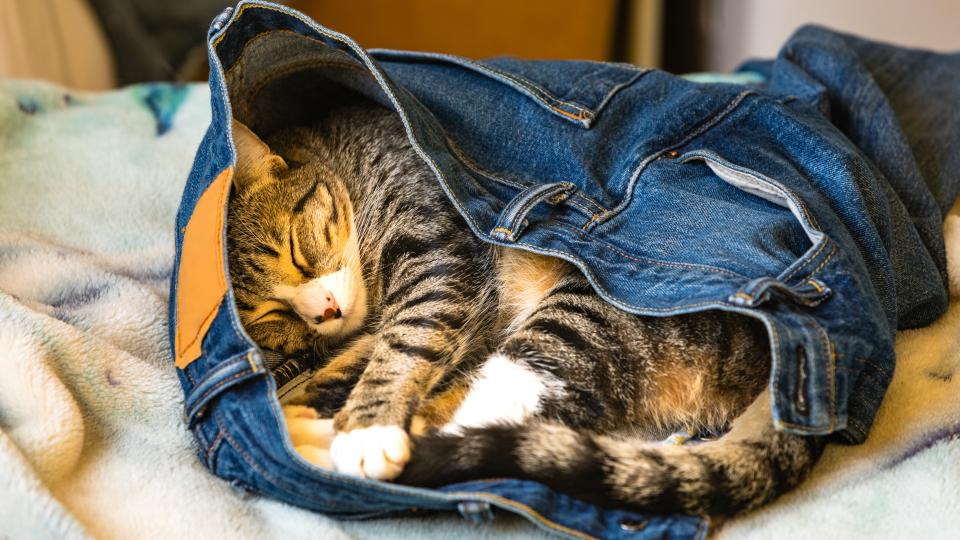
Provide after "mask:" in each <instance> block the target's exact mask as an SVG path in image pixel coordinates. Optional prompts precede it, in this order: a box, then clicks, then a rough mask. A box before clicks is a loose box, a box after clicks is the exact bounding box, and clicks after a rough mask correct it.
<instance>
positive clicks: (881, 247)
mask: <svg viewBox="0 0 960 540" xmlns="http://www.w3.org/2000/svg"><path fill="white" fill-rule="evenodd" d="M209 43H210V64H211V70H210V86H211V90H212V98H211V99H212V109H213V114H212V122H211V125H210V128H209V130H208V132H207V134H206V136H205V138H204V140H203V141H202V143H201V145H200V148H199V149H198V152H197V156H196V161H195V163H194V168H193V171H192V172H191V175H190V179H189V181H188V184H187V187H186V190H185V192H184V197H183V201H182V204H181V208H180V211H179V214H178V216H177V231H178V233H177V263H176V265H175V269H176V273H175V275H174V277H173V284H174V294H173V295H171V298H172V300H171V301H172V302H174V304H173V305H172V306H171V311H170V313H171V321H170V332H171V341H172V342H173V340H174V337H173V336H174V335H175V328H176V324H177V321H176V320H175V318H176V317H175V315H176V313H177V311H176V309H174V307H175V306H176V303H181V304H182V303H184V302H189V301H190V299H189V298H178V297H177V295H176V284H177V276H178V275H179V273H181V272H190V271H191V268H190V267H189V266H188V265H186V266H184V267H183V268H181V267H180V266H181V265H180V257H181V248H182V245H183V231H184V228H185V227H186V225H187V223H188V222H189V220H190V217H191V215H192V212H193V209H194V207H195V205H196V204H197V201H198V199H199V198H200V196H201V194H202V193H203V192H204V190H205V189H206V188H207V186H209V185H211V183H212V182H213V180H214V179H215V178H216V177H217V176H218V175H219V174H220V173H221V172H222V171H224V170H225V169H226V168H228V167H229V166H231V165H232V164H233V162H234V159H235V157H234V150H233V148H232V144H231V138H230V132H229V130H230V117H231V115H233V116H236V117H237V118H238V119H240V120H241V121H243V122H245V123H246V124H247V125H249V126H251V127H252V128H253V129H254V130H255V131H257V132H259V133H261V134H266V133H269V132H270V131H272V130H274V129H276V128H278V127H280V126H284V125H288V124H291V123H302V122H304V121H308V120H309V119H310V117H311V116H312V115H313V114H316V113H317V112H318V111H319V110H321V109H322V108H324V107H330V106H332V105H333V104H336V103H342V102H348V101H350V100H352V99H356V97H357V96H363V97H364V98H367V99H372V100H374V101H377V102H379V103H381V104H383V105H384V106H387V107H390V108H391V109H393V110H396V111H397V113H398V114H399V115H400V117H401V119H402V120H403V122H404V124H405V125H406V128H407V133H408V136H409V137H410V140H411V142H412V144H413V146H414V148H415V149H416V150H417V152H418V153H419V154H420V155H421V157H422V158H423V159H424V161H425V163H426V164H427V165H428V166H429V167H430V168H431V170H432V171H433V172H434V173H435V174H436V177H437V181H438V182H440V184H441V185H442V186H443V188H444V190H445V191H446V193H447V194H448V196H449V199H450V201H451V203H452V204H453V205H454V206H455V207H456V208H457V209H458V210H459V211H460V213H461V214H462V215H463V217H464V219H465V220H466V222H467V223H468V224H469V226H470V227H471V229H472V230H473V232H474V233H476V234H477V235H478V236H479V237H481V238H483V239H485V240H487V241H490V242H493V243H497V244H502V245H507V246H512V247H516V248H520V249H526V250H530V251H535V252H539V253H544V254H549V255H554V256H557V257H560V258H563V259H566V260H568V261H570V262H571V263H573V264H574V265H576V266H577V267H578V268H580V269H581V270H582V271H583V272H584V274H585V275H586V276H587V277H588V278H589V280H590V282H591V283H592V284H593V285H594V287H595V289H596V290H597V292H598V293H599V294H601V295H602V296H603V297H604V298H605V299H606V300H607V301H609V302H611V303H612V304H614V305H616V306H619V307H620V308H622V309H625V310H628V311H631V312H634V313H638V314H646V315H667V314H673V313H688V312H695V311H701V310H705V309H722V310H728V311H735V312H739V313H744V314H747V315H749V316H753V317H757V318H759V319H760V320H762V321H763V322H764V323H765V325H766V327H767V329H768V331H769V334H770V346H771V350H772V352H773V355H772V362H773V365H772V371H771V379H770V390H771V395H772V398H773V399H772V401H773V405H772V411H771V414H772V417H773V420H774V422H775V424H776V426H777V427H778V428H779V429H783V430H786V431H790V432H793V433H801V434H835V438H836V439H838V440H842V441H847V442H860V441H862V440H863V439H864V437H865V436H866V434H867V431H868V430H869V427H870V424H871V422H872V420H873V417H874V415H875V413H876V410H877V407H878V406H879V404H880V401H881V399H882V397H883V394H884V392H885V390H886V387H887V385H888V383H889V381H890V377H891V374H892V372H893V366H894V352H893V337H894V332H895V330H896V329H897V328H899V327H913V326H917V325H922V324H926V323H929V322H930V321H932V320H933V319H934V318H935V317H936V316H938V315H939V314H940V313H942V312H943V310H944V309H945V306H946V300H947V296H946V289H945V285H944V278H945V262H944V255H943V253H944V251H943V240H942V230H941V225H940V223H941V221H942V218H943V215H944V214H945V212H946V210H947V208H948V207H949V206H950V204H951V203H952V201H953V200H954V199H955V198H956V195H957V191H958V188H960V177H958V174H960V172H958V171H960V168H958V167H957V163H956V161H957V160H958V159H960V154H957V153H956V152H955V151H952V152H951V150H952V149H953V148H955V146H956V144H957V142H958V139H960V137H958V135H960V133H958V130H960V112H958V111H957V108H956V107H953V106H952V104H953V103H958V102H960V100H958V98H960V95H958V94H960V57H958V56H955V55H942V54H933V53H928V52H922V51H909V50H904V49H898V48H893V47H889V46H885V45H880V44H876V43H871V42H867V41H863V40H859V39H856V38H853V37H850V36H844V35H841V34H836V33H833V32H830V31H827V30H824V29H819V28H813V27H809V28H804V29H801V30H800V31H799V32H798V33H797V34H795V35H794V37H792V38H791V40H790V41H789V42H788V43H787V44H786V45H785V47H784V49H783V52H782V53H781V54H780V56H779V57H778V58H777V59H776V60H774V61H765V62H754V63H751V64H749V65H747V66H746V69H749V70H750V71H752V72H757V73H761V74H763V75H764V76H765V80H766V82H764V83H761V84H750V85H743V84H723V83H696V82H692V81H689V80H685V79H683V78H679V77H675V76H672V75H669V74H667V73H663V72H660V71H655V70H645V69H642V68H638V67H636V66H630V65H624V64H606V63H592V62H561V61H518V60H511V59H495V60H490V61H484V62H477V61H470V60H465V59H462V58H457V57H452V56H447V55H439V54H432V53H416V52H403V51H387V50H372V51H365V50H363V49H362V48H360V47H359V46H358V45H357V44H356V43H355V42H353V41H352V40H351V39H350V38H348V37H347V36H344V35H342V34H339V33H337V32H335V31H332V30H329V29H326V28H323V27H321V26H318V25H316V24H315V23H314V22H312V21H310V20H309V19H308V18H306V17H305V16H303V15H302V14H299V13H297V12H295V11H293V10H290V9H288V8H285V7H281V6H276V5H273V4H268V3H265V2H253V1H251V2H241V3H240V4H239V5H238V7H237V8H236V9H235V10H231V11H228V12H225V13H224V14H223V15H222V16H221V17H218V18H217V19H216V20H215V21H214V24H213V26H212V28H211V31H210V41H209ZM211 249H214V247H213V246H211ZM223 255H224V257H225V254H223ZM227 283H229V280H227ZM179 373H180V376H181V382H182V383H183V386H184V391H185V394H186V396H187V401H186V409H187V421H188V423H189V425H190V426H191V428H192V429H193V430H194V433H195V434H196V437H197V440H198V441H199V443H200V449H199V453H200V457H201V459H202V460H203V461H204V463H205V464H206V465H207V466H208V467H209V468H210V469H211V470H212V471H213V472H214V473H216V474H217V475H219V476H222V477H224V478H227V479H230V480H232V481H234V482H235V483H237V485H239V486H241V487H244V488H247V489H252V490H255V491H258V492H262V493H264V494H267V495H269V496H272V497H276V498H278V499H281V500H284V501H287V502H290V503H293V504H297V505H301V506H304V507H308V508H312V509H315V510H318V511H322V512H326V513H329V514H332V515H338V516H344V517H354V518H357V517H372V516H380V515H393V514H395V513H398V512H410V511H413V510H415V509H416V510H449V511H459V512H460V513H461V514H463V515H464V516H465V517H466V518H467V519H470V520H473V521H484V520H486V519H488V518H489V517H490V516H491V513H490V509H491V508H500V509H503V510H507V511H511V512H516V513H519V514H521V515H524V516H526V517H528V518H529V519H531V520H532V521H533V522H534V523H536V524H538V525H540V526H542V527H545V528H547V529H548V530H551V531H553V532H556V533H558V534H561V535H566V536H569V537H578V538H579V537H584V536H600V537H614V536H622V537H630V538H643V537H651V538H652V537H660V536H661V535H662V534H669V535H671V536H675V537H681V538H690V537H703V536H704V535H705V534H706V524H707V522H706V520H705V519H702V518H699V517H693V516H640V515H636V514H633V513H630V512H624V511H617V510H609V509H604V510H601V509H598V508H595V507H592V506H589V505H586V504H583V503H581V502H578V501H576V500H574V499H572V498H570V497H567V496H564V495H559V494H556V493H553V492H551V491H550V490H548V489H546V488H545V487H543V486H541V485H539V484H536V483H532V482H526V481H518V480H496V481H487V482H474V483H470V484H462V485H456V486H448V487H446V488H444V489H441V490H434V491H431V490H422V489H413V488H407V487H403V486H397V485H392V484H387V483H380V482H373V481H365V480H359V479H354V478H348V477H344V476H341V475H339V474H336V473H333V472H330V471H324V470H320V469H317V468H314V467H312V466H310V465H309V464H307V463H305V462H304V461H303V460H302V459H300V458H299V457H298V456H297V455H296V454H295V453H294V452H293V450H292V448H291V446H290V441H289V440H288V439H287V437H286V436H285V434H284V429H283V420H282V416H281V414H280V409H279V405H278V403H277V401H276V399H275V394H276V381H275V380H274V379H273V378H272V377H271V376H269V372H268V369H267V365H266V363H265V360H264V355H263V353H262V351H260V350H259V349H258V348H257V347H256V345H255V344H254V343H252V342H251V341H250V339H249V337H248V336H247V335H246V334H245V333H244V331H243V330H242V328H241V327H240V324H239V322H238V319H237V314H236V310H235V309H234V306H233V297H232V293H231V291H230V290H229V288H228V289H227V293H226V298H225V301H224V302H222V303H221V304H220V307H219V309H218V311H217V312H216V316H215V317H214V319H213V322H212V324H211V326H210V329H209V331H207V333H206V334H205V336H203V341H202V354H201V356H200V357H199V358H198V359H197V360H195V361H193V362H192V363H190V364H189V365H186V366H185V367H184V368H183V369H182V370H180V371H179Z"/></svg>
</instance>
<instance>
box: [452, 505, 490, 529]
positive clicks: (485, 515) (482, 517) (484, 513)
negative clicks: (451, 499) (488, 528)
mask: <svg viewBox="0 0 960 540" xmlns="http://www.w3.org/2000/svg"><path fill="white" fill-rule="evenodd" d="M457 511H458V512H460V515H461V516H463V518H464V519H466V520H467V521H470V522H472V523H476V524H477V525H482V524H485V523H490V522H491V521H493V510H492V509H491V508H490V503H488V502H485V501H463V502H461V503H459V504H457Z"/></svg>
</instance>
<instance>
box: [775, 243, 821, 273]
mask: <svg viewBox="0 0 960 540" xmlns="http://www.w3.org/2000/svg"><path fill="white" fill-rule="evenodd" d="M829 243H830V242H829V241H827V240H826V239H825V240H824V241H822V242H820V247H819V248H817V251H816V252H814V254H813V255H810V256H809V257H806V256H805V257H801V258H800V260H801V261H803V262H802V263H800V266H798V267H796V268H794V269H793V271H792V272H790V273H789V274H787V275H786V276H784V278H783V279H782V280H781V281H789V280H790V278H792V277H793V276H795V275H797V274H798V273H799V272H800V271H801V270H803V267H804V266H807V265H808V264H810V261H812V260H814V259H816V258H817V256H818V255H820V252H822V251H823V250H824V248H826V247H827V244H829ZM811 275H813V274H811ZM808 277H809V276H808Z"/></svg>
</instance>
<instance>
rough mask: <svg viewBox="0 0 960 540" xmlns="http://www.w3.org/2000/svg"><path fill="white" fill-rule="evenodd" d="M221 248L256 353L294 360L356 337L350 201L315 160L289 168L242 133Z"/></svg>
mask: <svg viewBox="0 0 960 540" xmlns="http://www.w3.org/2000/svg"><path fill="white" fill-rule="evenodd" d="M233 137H234V142H235V143H236V147H237V166H236V169H235V172H234V177H233V184H234V193H233V197H232V199H231V203H230V212H229V223H228V228H227V249H228V258H229V264H230V275H231V281H232V282H233V288H234V296H235V298H236V301H237V302H236V303H237V309H238V311H239V313H240V319H241V321H242V322H243V325H244V327H245V328H246V329H247V332H248V333H249V334H250V337H252V338H253V339H254V340H255V341H256V342H257V343H258V344H259V345H260V346H262V347H265V348H268V349H274V350H278V351H282V352H285V353H288V354H290V353H294V352H299V351H303V350H306V349H310V348H312V347H313V346H314V345H315V344H317V343H321V344H322V343H325V342H335V341H338V340H339V339H340V338H342V337H344V336H346V335H348V334H350V333H352V332H354V331H356V330H357V329H359V328H360V326H361V325H362V323H363V320H364V318H365V317H366V314H367V303H366V302H367V295H366V288H365V286H364V281H363V274H362V269H361V265H360V256H359V247H358V239H357V233H356V226H355V224H354V213H353V206H352V204H351V202H350V197H349V193H348V191H347V189H346V187H345V186H344V184H343V182H342V180H340V179H339V178H338V177H337V176H336V175H335V174H334V173H333V172H332V171H331V170H330V169H329V168H327V167H325V166H324V165H323V163H321V162H320V161H319V160H317V159H308V160H306V162H305V163H303V164H300V165H298V166H296V167H288V166H287V163H286V162H285V161H284V159H283V158H282V157H280V156H278V155H276V154H274V153H273V152H272V151H271V150H270V148H269V147H268V146H267V145H266V144H264V142H263V141H261V140H260V139H259V138H258V137H257V136H256V135H255V134H254V133H253V132H251V131H250V130H249V129H248V128H247V127H246V126H244V125H243V124H241V123H239V122H237V121H234V122H233Z"/></svg>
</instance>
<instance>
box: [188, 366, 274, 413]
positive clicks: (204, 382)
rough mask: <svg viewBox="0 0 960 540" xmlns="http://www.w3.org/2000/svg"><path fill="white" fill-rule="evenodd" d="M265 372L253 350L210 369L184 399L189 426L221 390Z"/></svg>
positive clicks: (261, 375)
mask: <svg viewBox="0 0 960 540" xmlns="http://www.w3.org/2000/svg"><path fill="white" fill-rule="evenodd" d="M265 374H266V370H264V369H262V368H258V367H257V365H256V360H255V359H254V358H253V351H247V352H244V353H242V354H238V355H234V356H233V357H231V358H229V359H227V360H226V361H224V362H223V363H221V364H219V365H218V366H216V367H215V368H213V369H212V370H210V371H208V372H207V373H206V374H205V375H204V376H203V378H202V379H201V380H200V382H199V383H198V384H197V385H196V386H194V387H193V389H191V390H190V393H189V394H188V395H187V397H186V399H185V400H184V404H183V407H184V418H185V419H186V421H187V428H193V425H194V423H195V422H196V421H197V419H198V418H199V417H200V416H201V415H202V413H203V409H204V407H206V405H207V404H208V403H210V401H211V400H213V398H215V397H216V396H217V395H219V394H220V393H221V392H223V391H224V390H226V389H227V388H230V387H232V386H234V385H236V384H239V383H242V382H245V381H247V380H249V379H252V378H254V377H263V376H265Z"/></svg>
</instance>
